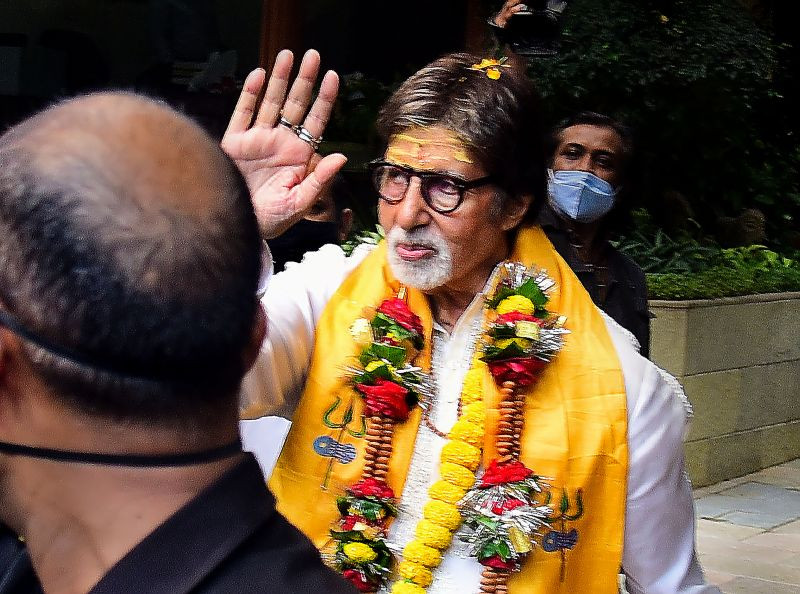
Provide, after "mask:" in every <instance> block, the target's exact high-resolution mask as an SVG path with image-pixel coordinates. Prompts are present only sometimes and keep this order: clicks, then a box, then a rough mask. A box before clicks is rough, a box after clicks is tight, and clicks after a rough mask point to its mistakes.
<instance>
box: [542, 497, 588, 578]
mask: <svg viewBox="0 0 800 594" xmlns="http://www.w3.org/2000/svg"><path fill="white" fill-rule="evenodd" d="M549 498H550V497H549V493H548V498H547V499H548V500H549ZM548 503H549V501H548ZM571 507H572V504H571V503H570V500H569V495H567V490H566V489H564V490H563V492H562V495H561V505H559V510H558V511H559V513H558V514H554V515H552V516H550V518H548V522H549V523H550V524H553V523H555V522H559V521H560V522H561V530H560V531H557V530H551V531H550V532H548V533H547V534H545V535H544V539H543V540H542V548H543V549H544V550H545V551H547V552H548V553H554V552H555V551H560V552H561V581H562V582H563V581H564V577H565V573H566V569H567V549H572V548H574V547H575V545H576V544H577V542H578V531H577V530H576V529H575V528H573V529H572V530H570V531H569V532H567V522H574V521H575V520H577V519H578V518H580V517H581V516H582V515H583V491H582V490H581V489H578V490H577V492H576V494H575V513H572V514H570V513H569V511H570V509H571Z"/></svg>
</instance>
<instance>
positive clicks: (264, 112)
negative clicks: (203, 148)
mask: <svg viewBox="0 0 800 594" xmlns="http://www.w3.org/2000/svg"><path fill="white" fill-rule="evenodd" d="M292 62H293V56H292V52H290V51H289V50H283V51H282V52H280V53H279V54H278V56H277V57H276V58H275V66H274V67H273V68H272V74H270V77H269V81H267V82H266V85H267V89H266V92H265V93H264V98H263V99H262V100H261V103H260V105H258V96H259V94H260V93H261V90H262V89H263V87H264V83H265V79H266V73H265V72H264V70H262V69H260V68H259V69H256V70H254V71H253V72H251V73H250V74H249V75H248V77H247V79H246V80H245V83H244V87H243V88H242V93H241V95H240V96H239V100H238V101H237V103H236V108H235V109H234V111H233V115H232V116H231V121H230V123H229V124H228V129H227V130H226V131H225V135H224V136H223V137H222V149H223V150H224V151H225V152H226V153H228V155H230V157H231V158H232V159H233V160H234V161H236V164H237V165H238V166H239V169H240V170H241V172H242V174H243V175H244V177H245V179H246V180H247V186H248V188H249V189H250V195H251V197H252V200H253V207H254V209H255V212H256V217H257V218H258V224H259V227H260V229H261V235H262V237H264V238H265V239H269V238H272V237H276V236H278V235H280V234H281V233H283V232H284V231H285V230H286V229H288V228H289V227H290V226H292V225H293V224H294V223H295V222H297V221H298V220H299V219H301V218H302V217H303V215H304V214H305V212H306V211H308V209H309V208H311V206H312V205H313V204H314V202H315V201H316V199H317V197H318V195H319V193H320V192H321V190H322V187H323V186H324V185H325V184H326V183H327V182H328V181H329V180H330V179H331V178H332V177H333V176H334V175H335V174H336V172H337V171H339V170H340V169H341V168H342V166H343V165H344V164H345V162H346V161H347V159H346V158H345V156H344V155H341V154H332V155H328V156H326V157H324V158H322V159H320V158H319V155H315V148H316V147H315V146H314V145H315V143H316V141H317V140H318V139H319V138H321V137H322V133H323V131H324V130H325V126H326V125H327V123H328V119H329V118H330V115H331V110H332V109H333V104H334V101H335V100H336V93H337V92H338V90H339V77H338V76H337V75H336V73H335V72H333V71H332V70H331V71H328V72H327V73H326V74H325V76H324V77H323V78H322V84H321V85H320V89H319V93H318V94H317V97H316V99H314V100H313V102H312V97H313V91H314V84H315V82H316V80H317V75H318V73H319V65H320V57H319V53H317V52H316V51H315V50H309V51H307V52H306V54H305V56H303V61H302V62H301V63H300V69H299V72H298V74H297V77H296V78H295V79H294V82H293V83H292V85H291V88H290V89H289V82H290V81H289V75H290V73H291V70H292ZM287 89H289V93H288V96H287V93H286V91H287ZM254 115H255V117H253V116H254Z"/></svg>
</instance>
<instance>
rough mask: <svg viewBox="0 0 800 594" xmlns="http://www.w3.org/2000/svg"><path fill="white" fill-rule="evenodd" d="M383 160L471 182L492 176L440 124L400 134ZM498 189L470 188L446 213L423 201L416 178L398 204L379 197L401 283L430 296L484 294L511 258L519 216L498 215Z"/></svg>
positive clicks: (393, 264) (391, 260)
mask: <svg viewBox="0 0 800 594" xmlns="http://www.w3.org/2000/svg"><path fill="white" fill-rule="evenodd" d="M385 160H386V161H388V162H389V163H393V164H396V165H400V166H404V167H409V168H412V169H415V170H418V171H425V172H436V173H443V174H449V175H452V176H455V177H459V178H461V179H463V180H467V181H470V180H474V179H478V178H480V177H484V176H486V175H487V174H488V173H489V172H487V171H485V170H484V169H483V168H482V167H481V166H480V164H478V163H476V162H474V161H473V159H472V158H471V157H470V156H469V153H468V151H467V147H466V146H465V145H464V144H463V143H462V142H461V141H460V140H459V139H458V138H457V137H456V136H455V135H454V134H453V133H451V132H449V131H447V130H444V129H442V128H435V127H434V128H412V129H410V130H407V131H405V132H404V133H402V134H398V135H396V136H395V137H393V138H392V139H391V140H390V142H389V146H388V148H387V150H386V155H385ZM496 192H497V188H496V187H495V186H493V185H491V184H487V185H482V186H479V187H477V188H473V189H470V190H467V191H466V192H465V194H464V200H463V202H462V203H461V205H460V206H459V207H458V208H457V209H456V210H454V211H453V212H450V213H447V214H441V213H438V212H436V211H435V210H433V209H432V208H431V207H430V206H428V204H426V203H425V200H424V198H423V196H422V194H421V192H420V179H419V178H418V177H412V179H411V181H410V183H409V185H408V189H407V191H406V193H405V195H404V197H403V198H402V200H400V201H399V202H398V203H396V204H389V203H387V202H385V201H384V200H381V201H380V204H379V208H378V218H379V220H380V223H381V225H382V226H383V228H384V229H385V230H386V233H387V242H388V248H389V254H388V258H389V264H390V266H391V268H392V272H393V273H394V275H395V276H396V277H397V279H398V280H399V281H400V282H402V283H404V284H407V285H409V286H412V287H416V288H418V289H421V290H423V291H426V292H429V293H435V292H437V291H438V290H439V289H445V290H451V291H459V292H461V291H472V292H477V291H479V290H480V289H481V288H482V286H483V284H484V283H485V281H486V279H487V278H488V276H489V274H490V273H491V270H492V268H493V267H494V265H495V264H496V263H497V262H499V261H500V260H501V259H502V258H504V257H505V255H506V251H507V245H506V232H507V231H508V230H510V229H512V228H513V227H514V226H516V224H517V223H518V222H519V219H520V218H521V216H512V215H510V214H506V213H505V212H500V213H498V212H497V211H498V207H497V204H496V198H495V194H496Z"/></svg>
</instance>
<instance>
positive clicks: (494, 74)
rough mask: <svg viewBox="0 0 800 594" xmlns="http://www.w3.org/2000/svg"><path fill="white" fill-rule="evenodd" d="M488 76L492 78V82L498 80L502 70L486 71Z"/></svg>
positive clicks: (491, 69) (492, 69)
mask: <svg viewBox="0 0 800 594" xmlns="http://www.w3.org/2000/svg"><path fill="white" fill-rule="evenodd" d="M486 76H488V77H489V78H491V79H492V80H497V79H498V78H500V69H499V68H489V69H487V70H486Z"/></svg>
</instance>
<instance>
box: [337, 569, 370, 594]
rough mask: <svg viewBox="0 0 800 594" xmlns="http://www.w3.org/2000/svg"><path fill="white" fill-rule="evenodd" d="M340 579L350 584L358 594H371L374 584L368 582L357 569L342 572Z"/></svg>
mask: <svg viewBox="0 0 800 594" xmlns="http://www.w3.org/2000/svg"><path fill="white" fill-rule="evenodd" d="M342 577H344V579H346V580H347V581H348V582H350V583H352V584H353V585H354V586H355V587H356V590H358V591H359V592H372V591H373V590H375V584H373V583H371V582H368V581H367V578H366V576H365V575H364V573H363V572H361V571H358V570H357V569H346V570H345V571H343V572H342Z"/></svg>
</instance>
